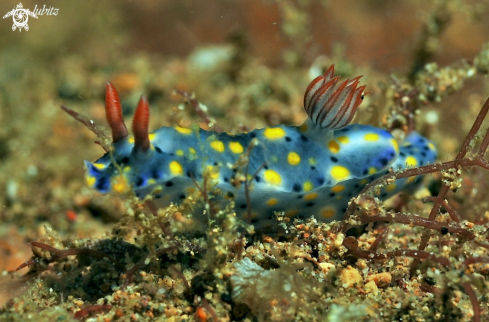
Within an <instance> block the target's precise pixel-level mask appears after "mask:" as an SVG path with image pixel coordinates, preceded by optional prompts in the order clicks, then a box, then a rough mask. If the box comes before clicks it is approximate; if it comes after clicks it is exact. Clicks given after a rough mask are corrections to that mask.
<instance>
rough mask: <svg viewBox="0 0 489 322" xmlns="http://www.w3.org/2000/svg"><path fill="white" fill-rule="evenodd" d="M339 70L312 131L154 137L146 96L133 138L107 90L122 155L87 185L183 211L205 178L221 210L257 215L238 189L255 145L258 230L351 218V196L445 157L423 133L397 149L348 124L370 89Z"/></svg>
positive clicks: (405, 183) (177, 131) (93, 167)
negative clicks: (279, 215) (276, 221)
mask: <svg viewBox="0 0 489 322" xmlns="http://www.w3.org/2000/svg"><path fill="white" fill-rule="evenodd" d="M338 80H339V77H338V76H334V65H333V66H331V67H330V68H329V69H328V70H327V71H326V72H325V73H324V74H323V75H321V76H319V77H317V78H316V79H314V80H313V81H312V82H311V84H310V85H309V86H308V88H307V90H306V93H305V96H304V108H305V110H306V112H307V114H308V116H309V117H308V119H307V120H306V121H305V123H304V124H303V125H302V126H299V127H297V126H287V125H279V126H272V127H266V128H263V129H256V130H253V131H251V132H248V133H242V134H237V135H230V134H227V133H214V132H209V131H204V130H202V129H189V128H183V127H179V126H174V127H161V128H159V129H158V130H156V131H154V132H153V133H148V123H149V105H148V102H147V100H146V98H145V97H144V96H142V97H141V100H140V101H139V104H138V107H137V109H136V112H135V115H134V119H133V123H132V130H133V133H134V136H133V137H132V136H129V135H128V131H127V129H126V126H125V124H124V121H123V118H122V111H121V105H120V100H119V96H118V94H117V91H116V90H115V88H114V86H113V85H112V84H110V83H107V93H106V101H105V103H106V107H105V109H106V116H107V121H108V123H109V125H110V127H111V130H112V137H113V148H112V151H110V152H108V153H107V154H105V155H104V156H103V157H102V158H100V159H98V160H97V161H95V162H94V163H90V162H88V161H85V163H86V167H87V173H86V181H87V183H88V185H89V186H91V187H93V188H95V189H96V190H98V191H100V192H101V193H108V192H115V193H125V192H127V191H129V190H130V189H132V190H133V191H134V192H135V194H136V195H137V196H138V197H139V198H144V197H145V196H146V195H148V194H154V201H155V202H156V204H157V205H158V206H160V207H163V206H166V205H168V204H170V203H171V202H174V203H179V202H181V201H182V200H183V199H184V198H185V197H186V196H187V195H188V193H189V191H191V190H192V189H194V188H195V183H194V181H197V182H201V181H202V178H203V172H204V171H205V170H206V169H213V172H211V175H210V176H211V178H212V180H214V181H215V183H216V185H217V188H219V189H220V190H221V191H222V194H221V202H222V203H225V202H226V199H231V198H232V199H234V200H235V208H236V212H237V214H238V215H241V216H244V215H245V214H246V213H247V209H246V208H247V204H246V199H245V190H244V187H243V185H236V184H233V183H234V182H235V180H234V179H235V176H236V173H237V172H236V167H233V166H234V165H235V164H236V162H237V161H238V158H239V156H240V155H241V154H243V153H246V151H247V148H248V146H249V145H250V144H253V149H252V150H251V152H250V155H249V165H248V167H249V169H248V173H249V174H254V173H255V172H256V176H254V177H253V178H252V180H251V182H252V184H251V185H250V199H251V206H252V213H253V219H252V223H254V224H255V226H260V227H263V226H268V225H271V224H272V219H273V218H274V214H273V212H274V211H283V212H285V215H286V216H288V217H291V218H293V217H298V218H305V217H309V216H312V215H314V216H316V218H318V219H320V220H321V221H331V220H333V219H341V218H342V215H343V213H344V210H345V209H346V207H347V205H348V201H349V200H350V198H351V197H353V196H355V195H356V194H357V193H358V192H360V190H361V189H362V188H363V187H364V186H365V185H366V184H367V183H369V182H371V181H373V180H374V179H376V178H378V177H380V176H382V175H384V174H386V173H387V172H388V171H389V168H394V170H399V169H405V168H406V167H412V166H421V165H425V164H428V163H433V162H434V161H435V159H436V155H437V152H436V148H435V146H434V144H433V143H432V142H430V141H429V140H428V139H426V138H424V137H423V136H421V135H420V134H418V133H416V132H412V133H410V134H409V135H408V136H407V137H406V139H405V140H404V141H402V142H399V143H398V142H397V141H396V140H395V139H394V137H393V136H392V135H391V134H390V133H389V132H387V131H385V130H382V129H379V128H376V127H373V126H368V125H360V124H352V125H348V124H349V123H350V121H351V119H352V118H353V115H354V113H355V111H356V109H357V107H358V106H359V105H360V103H361V102H362V99H363V95H364V89H365V86H360V87H359V80H360V76H359V77H355V78H353V79H347V80H345V81H343V82H341V83H340V82H339V81H338ZM416 181H419V180H417V179H416V178H407V179H401V180H397V181H396V182H395V183H392V184H390V185H387V186H386V187H384V188H383V189H382V192H381V195H380V197H381V198H387V197H389V196H392V195H394V194H396V193H398V192H399V191H401V190H412V189H414V188H415V187H416Z"/></svg>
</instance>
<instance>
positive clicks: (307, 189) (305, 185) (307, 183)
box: [303, 181, 314, 191]
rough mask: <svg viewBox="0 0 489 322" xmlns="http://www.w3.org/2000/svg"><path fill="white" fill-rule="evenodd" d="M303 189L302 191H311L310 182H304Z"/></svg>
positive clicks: (311, 185)
mask: <svg viewBox="0 0 489 322" xmlns="http://www.w3.org/2000/svg"><path fill="white" fill-rule="evenodd" d="M303 188H304V191H311V190H312V188H314V185H313V184H312V182H311V181H306V182H304V185H303Z"/></svg>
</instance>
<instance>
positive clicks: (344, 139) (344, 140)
mask: <svg viewBox="0 0 489 322" xmlns="http://www.w3.org/2000/svg"><path fill="white" fill-rule="evenodd" d="M338 141H340V143H343V144H347V143H348V142H350V138H349V137H347V136H340V137H338Z"/></svg>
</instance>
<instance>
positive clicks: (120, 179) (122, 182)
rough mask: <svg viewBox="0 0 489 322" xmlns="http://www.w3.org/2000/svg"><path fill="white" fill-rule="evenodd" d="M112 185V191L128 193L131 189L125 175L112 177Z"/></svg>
mask: <svg viewBox="0 0 489 322" xmlns="http://www.w3.org/2000/svg"><path fill="white" fill-rule="evenodd" d="M111 187H112V191H114V192H116V193H126V192H128V191H129V190H130V189H131V187H130V186H129V184H128V183H127V179H126V177H124V176H123V175H117V176H115V177H112V180H111Z"/></svg>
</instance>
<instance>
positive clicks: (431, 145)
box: [428, 142, 436, 150]
mask: <svg viewBox="0 0 489 322" xmlns="http://www.w3.org/2000/svg"><path fill="white" fill-rule="evenodd" d="M428 147H429V148H430V149H431V150H436V148H435V145H434V144H433V143H431V142H430V143H428Z"/></svg>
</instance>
